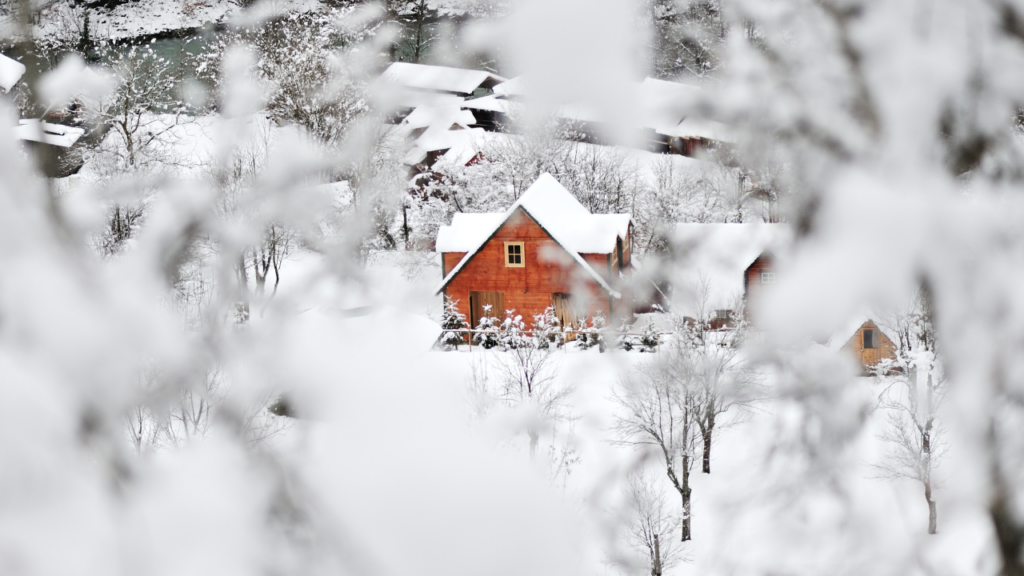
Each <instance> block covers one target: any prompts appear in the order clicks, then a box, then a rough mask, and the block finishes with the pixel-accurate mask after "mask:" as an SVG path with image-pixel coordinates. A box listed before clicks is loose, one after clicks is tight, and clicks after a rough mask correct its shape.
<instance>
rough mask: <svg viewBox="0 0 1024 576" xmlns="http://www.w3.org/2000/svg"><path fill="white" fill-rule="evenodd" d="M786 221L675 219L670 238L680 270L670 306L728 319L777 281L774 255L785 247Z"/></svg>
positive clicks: (696, 314) (678, 310)
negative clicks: (699, 221) (680, 221)
mask: <svg viewBox="0 0 1024 576" xmlns="http://www.w3.org/2000/svg"><path fill="white" fill-rule="evenodd" d="M790 239H791V231H790V229H789V227H788V226H787V225H785V224H766V223H761V222H758V223H746V224H721V223H715V224H677V225H676V226H675V228H674V229H673V230H672V233H671V237H670V238H669V241H670V244H671V249H672V253H673V255H674V258H675V261H676V264H677V266H676V271H675V273H674V274H673V276H672V277H671V278H668V279H667V281H668V282H669V283H671V286H672V293H673V298H672V303H671V306H672V308H673V310H675V311H676V313H678V314H680V315H683V316H689V317H692V318H701V319H708V318H712V319H715V320H717V321H719V322H725V321H728V320H730V319H731V318H732V317H733V315H734V314H735V313H736V311H737V310H738V309H739V308H740V307H741V306H743V305H744V302H745V301H747V300H748V299H749V298H751V297H754V296H755V295H756V293H757V291H758V290H760V289H761V288H762V287H763V286H765V285H769V284H773V283H774V282H775V280H776V277H775V274H776V272H775V271H774V268H773V266H772V264H773V262H772V258H771V254H772V253H773V252H774V251H777V250H780V249H782V248H784V247H785V246H786V244H787V243H788V242H789V241H790Z"/></svg>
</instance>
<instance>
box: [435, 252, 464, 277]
mask: <svg viewBox="0 0 1024 576" xmlns="http://www.w3.org/2000/svg"><path fill="white" fill-rule="evenodd" d="M465 255H466V253H465V252H445V253H443V254H441V265H442V270H441V278H447V277H448V273H449V272H451V271H452V270H453V269H455V266H456V265H458V263H459V262H461V261H462V258H463V257H465Z"/></svg>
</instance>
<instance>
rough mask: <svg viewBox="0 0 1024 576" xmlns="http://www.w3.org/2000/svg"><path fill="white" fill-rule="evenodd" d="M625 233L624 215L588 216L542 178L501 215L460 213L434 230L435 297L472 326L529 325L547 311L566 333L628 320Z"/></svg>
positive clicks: (627, 220) (628, 234) (628, 230)
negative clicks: (494, 320) (503, 321)
mask: <svg viewBox="0 0 1024 576" xmlns="http://www.w3.org/2000/svg"><path fill="white" fill-rule="evenodd" d="M632 231H633V223H632V219H631V217H630V215H629V214H591V213H590V212H589V211H587V209H586V208H584V207H583V205H582V204H580V203H579V201H577V200H576V198H575V197H573V195H572V194H570V193H569V191H568V190H566V189H565V188H564V187H562V185H561V184H559V183H558V181H557V180H555V178H554V177H553V176H551V175H550V174H544V175H542V176H541V177H540V178H538V179H537V181H536V182H534V183H533V185H532V186H530V188H529V189H528V190H527V191H526V192H525V193H523V195H522V196H521V197H520V198H519V200H517V201H516V202H515V203H514V204H513V205H512V206H511V207H509V209H508V210H507V211H506V212H504V213H494V214H463V213H459V214H456V215H455V217H454V218H453V219H452V223H451V225H450V226H442V227H441V229H440V230H439V231H438V235H437V242H436V248H435V249H436V251H437V252H439V253H440V254H441V259H442V272H443V274H444V280H443V281H442V282H441V285H440V286H439V287H438V289H437V293H439V294H444V295H445V296H446V297H447V298H449V299H450V300H452V301H455V302H457V306H458V308H459V311H460V312H462V313H463V314H465V315H466V317H467V318H469V319H470V322H471V324H472V326H474V327H476V326H478V325H479V323H480V319H481V318H483V317H484V316H485V315H489V316H495V317H498V318H503V317H504V315H505V311H506V310H515V312H516V314H518V315H521V316H522V317H523V318H524V320H525V321H526V323H527V326H530V325H531V324H532V321H533V317H534V316H535V315H538V314H541V313H543V312H544V310H545V309H547V308H548V307H549V306H551V307H554V310H555V314H556V315H557V316H558V318H559V321H560V322H561V323H562V325H563V326H566V327H569V326H578V325H580V324H581V323H583V322H585V321H586V319H587V318H588V317H594V316H597V315H601V316H604V317H605V318H607V319H609V321H610V322H611V323H612V324H617V323H618V322H619V321H621V320H631V319H632V316H633V300H632V295H631V294H632V292H631V290H630V288H629V280H630V277H631V272H630V270H631V266H630V260H631V258H630V253H631V249H632ZM487 306H490V308H485V307H487Z"/></svg>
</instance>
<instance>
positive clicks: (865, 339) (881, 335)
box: [833, 318, 896, 376]
mask: <svg viewBox="0 0 1024 576" xmlns="http://www.w3.org/2000/svg"><path fill="white" fill-rule="evenodd" d="M851 327H855V328H853V330H852V334H851V329H850V328H849V327H848V328H847V329H846V330H844V331H842V332H840V333H839V334H837V335H836V337H835V338H833V342H835V343H836V344H841V345H840V346H839V348H840V349H841V350H843V351H844V352H846V353H848V354H850V355H852V356H853V357H854V359H855V360H856V361H857V364H858V365H859V366H860V370H861V374H863V375H865V376H867V375H870V374H873V373H874V371H875V368H876V367H877V366H878V364H879V362H881V361H882V360H895V359H896V343H895V342H894V341H893V339H892V338H891V337H890V336H889V335H888V334H886V330H885V329H884V327H881V326H879V325H878V324H877V323H876V322H875V321H874V320H872V319H870V318H858V319H856V320H855V321H854V322H852V323H851Z"/></svg>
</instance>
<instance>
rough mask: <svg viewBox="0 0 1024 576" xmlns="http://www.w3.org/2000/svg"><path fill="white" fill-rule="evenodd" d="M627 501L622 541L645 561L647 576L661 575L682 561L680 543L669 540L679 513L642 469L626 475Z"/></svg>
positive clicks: (673, 539)
mask: <svg viewBox="0 0 1024 576" xmlns="http://www.w3.org/2000/svg"><path fill="white" fill-rule="evenodd" d="M627 499H628V505H629V509H630V510H629V512H630V516H629V519H628V521H627V522H626V529H627V533H626V542H627V543H628V544H629V545H630V547H632V548H634V549H636V550H639V551H641V552H642V553H644V554H645V555H646V556H647V557H648V558H649V568H650V573H651V576H662V573H663V571H664V570H666V569H668V568H671V567H673V566H675V565H676V564H678V563H679V562H680V561H682V560H684V559H685V556H684V549H683V547H682V545H681V544H680V541H678V540H676V539H675V538H672V537H671V535H672V534H673V533H674V532H675V531H676V530H678V529H679V523H680V519H679V514H678V513H676V511H675V510H672V507H671V506H670V505H669V503H668V502H667V501H666V500H665V495H664V493H663V492H662V491H661V490H659V489H658V487H657V486H656V484H655V482H654V481H653V480H652V479H651V478H649V477H648V476H647V474H646V473H645V472H644V471H643V470H639V471H636V472H634V473H633V474H631V475H630V476H629V484H628V486H627Z"/></svg>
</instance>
